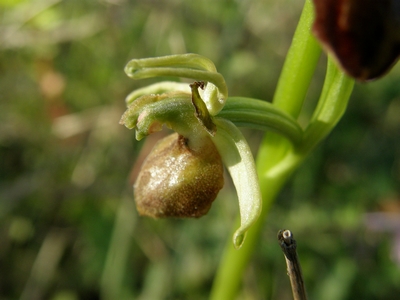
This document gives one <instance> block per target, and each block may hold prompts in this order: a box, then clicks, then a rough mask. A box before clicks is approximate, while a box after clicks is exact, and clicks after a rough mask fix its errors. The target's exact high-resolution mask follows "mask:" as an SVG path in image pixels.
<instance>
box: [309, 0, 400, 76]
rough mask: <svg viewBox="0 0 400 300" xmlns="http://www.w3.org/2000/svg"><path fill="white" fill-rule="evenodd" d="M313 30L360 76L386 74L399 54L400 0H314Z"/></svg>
mask: <svg viewBox="0 0 400 300" xmlns="http://www.w3.org/2000/svg"><path fill="white" fill-rule="evenodd" d="M314 5H315V12H316V20H315V23H314V26H313V32H314V34H315V35H316V37H317V38H318V39H319V40H320V41H321V42H322V44H323V45H324V47H325V48H326V50H328V51H329V52H331V53H332V54H333V55H334V56H335V57H336V58H337V60H338V62H339V63H340V65H341V66H342V67H343V69H344V70H345V71H346V72H347V73H348V74H349V75H350V76H352V77H354V78H357V79H359V80H369V79H374V78H377V77H379V76H381V75H383V74H385V73H386V72H387V71H388V70H389V69H390V68H391V67H392V66H393V65H394V64H395V62H396V61H397V60H398V57H399V55H400V1H399V0H314Z"/></svg>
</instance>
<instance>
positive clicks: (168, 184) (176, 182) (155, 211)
mask: <svg viewBox="0 0 400 300" xmlns="http://www.w3.org/2000/svg"><path fill="white" fill-rule="evenodd" d="M223 184H224V179H223V165H222V161H221V157H220V155H219V153H218V151H217V149H216V148H215V146H214V144H213V142H212V141H211V139H210V138H209V137H207V136H206V137H202V143H201V146H199V147H197V148H196V151H194V150H192V149H191V148H189V146H188V140H187V139H185V138H184V137H183V136H181V135H178V134H177V133H174V134H171V135H169V136H167V137H166V138H164V139H162V140H161V141H159V142H158V143H157V144H156V145H155V147H154V148H153V150H152V151H151V153H150V154H149V155H148V156H147V158H146V160H145V161H144V163H143V165H142V168H141V171H140V173H139V176H138V178H137V180H136V182H135V185H134V196H135V201H136V206H137V209H138V211H139V213H140V214H141V215H146V216H150V217H154V218H163V217H176V218H186V217H194V218H198V217H201V216H203V215H205V214H206V213H207V212H208V210H209V209H210V207H211V204H212V202H213V201H214V200H215V198H216V197H217V194H218V192H219V190H220V189H221V188H222V186H223Z"/></svg>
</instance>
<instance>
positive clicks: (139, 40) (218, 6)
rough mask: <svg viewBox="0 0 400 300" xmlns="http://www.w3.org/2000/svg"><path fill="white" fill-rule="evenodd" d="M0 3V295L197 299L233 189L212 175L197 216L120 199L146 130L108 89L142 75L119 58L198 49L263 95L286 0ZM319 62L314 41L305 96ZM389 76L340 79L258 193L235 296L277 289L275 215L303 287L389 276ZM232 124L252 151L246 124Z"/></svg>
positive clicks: (392, 149) (393, 177)
mask: <svg viewBox="0 0 400 300" xmlns="http://www.w3.org/2000/svg"><path fill="white" fill-rule="evenodd" d="M0 5H1V6H0V9H1V10H0V16H1V21H0V22H1V23H0V97H1V100H0V120H1V126H0V242H1V246H0V299H58V300H59V299H68V300H69V299H71V300H72V299H100V298H101V299H134V298H135V299H137V298H138V299H143V300H145V299H207V295H208V294H209V291H210V287H211V284H212V280H213V276H214V273H215V270H216V268H217V265H218V262H219V260H220V256H221V253H222V248H223V245H224V243H225V242H226V240H227V239H230V238H231V236H230V229H231V227H232V225H233V224H232V222H233V221H232V220H233V219H234V218H235V216H236V214H237V213H238V209H237V201H236V194H235V192H234V190H233V187H232V184H231V183H230V182H229V178H228V177H227V178H226V182H227V183H226V187H225V188H224V189H223V191H222V192H221V193H220V195H219V197H218V198H217V200H216V202H215V203H214V204H213V208H212V209H211V211H210V213H209V215H208V216H205V217H203V218H201V219H199V220H158V221H154V220H150V219H145V218H141V217H138V216H137V213H136V211H135V208H134V205H133V196H132V187H131V184H132V180H133V178H134V177H135V173H136V172H137V165H136V167H134V163H135V161H136V160H137V159H138V164H140V160H141V159H143V157H142V156H139V152H140V149H143V150H144V152H148V151H149V147H151V145H152V143H154V140H155V139H156V138H148V139H147V140H146V141H143V142H142V141H141V142H137V141H135V140H134V133H133V132H131V131H128V130H127V129H126V128H124V127H123V126H120V125H119V124H118V121H119V118H120V116H121V115H122V113H123V111H124V108H125V104H124V98H125V96H126V95H127V94H128V93H129V92H130V91H131V90H133V89H135V88H137V87H140V86H144V85H145V84H147V83H150V82H152V80H143V81H140V82H133V81H131V80H130V79H129V78H127V76H126V75H125V74H124V73H123V67H124V65H125V64H126V62H127V61H128V60H129V59H131V58H141V57H148V56H158V55H167V54H176V53H186V52H195V53H199V54H201V55H204V56H207V57H209V58H210V59H212V60H213V61H214V62H215V64H216V66H217V68H218V70H219V72H221V73H222V74H223V76H224V77H225V79H226V81H227V84H228V87H229V91H230V95H235V96H239V95H240V96H248V97H254V98H260V99H265V100H267V101H268V100H270V99H271V98H272V95H273V92H274V88H275V85H276V82H277V79H278V76H279V71H280V69H281V67H282V64H283V61H284V58H285V54H286V51H287V49H288V47H289V45H290V40H291V36H292V34H293V31H294V29H295V27H296V23H297V20H298V17H299V14H300V11H301V7H302V5H303V2H302V1H299V0H283V1H275V0H271V1H266V0H244V1H228V0H223V1H212V0H201V1H184V0H169V1H151V0H135V1H127V0H103V1H89V0H85V1H82V0H70V1H60V0H34V1H28V0H19V1H6V0H1V1H0ZM324 70H325V58H322V59H321V64H320V68H319V69H318V70H317V73H316V75H315V80H314V83H313V85H312V87H311V89H310V92H309V95H308V102H307V104H306V105H307V107H309V108H310V109H311V108H312V107H313V105H315V101H316V99H317V98H318V93H319V92H320V89H321V82H322V80H323V76H324ZM399 78H400V68H399V67H397V68H394V69H393V70H392V71H391V73H390V74H389V75H388V76H387V77H385V78H383V79H380V80H378V81H377V82H373V83H368V84H358V85H356V88H355V91H354V94H353V96H352V99H351V101H350V106H349V108H348V111H347V113H346V114H345V116H344V118H343V119H342V121H341V122H340V123H339V124H338V126H337V128H336V129H335V130H334V131H333V133H332V134H331V135H330V136H329V137H328V139H327V140H326V141H325V142H324V143H323V144H322V145H321V146H319V147H318V148H317V149H316V151H315V152H314V153H313V154H312V155H311V156H310V157H309V158H308V160H307V161H306V162H305V163H304V164H303V166H302V167H301V168H300V169H299V170H298V171H297V172H296V174H295V175H294V177H293V178H292V180H291V181H290V182H289V183H288V185H287V186H286V187H285V189H284V190H283V192H282V193H281V195H280V196H279V198H278V199H277V202H276V203H275V204H274V206H273V207H272V210H271V212H270V214H269V215H270V217H269V218H268V220H267V222H266V224H265V231H264V233H263V236H262V238H261V239H260V241H259V247H258V251H257V252H256V254H255V256H254V258H253V260H252V263H251V264H250V266H249V267H248V270H247V271H246V273H245V276H244V279H243V288H242V291H241V294H240V295H239V296H238V299H291V292H290V287H289V282H288V278H287V276H286V270H285V264H284V259H283V255H282V253H281V252H280V249H279V246H278V245H277V242H276V237H275V236H276V232H277V231H278V229H281V228H289V229H291V230H292V231H293V232H294V234H295V237H296V239H297V241H298V244H299V255H300V259H301V261H302V266H303V272H304V275H305V281H306V286H307V288H308V292H309V295H310V297H311V298H312V299H328V300H329V299H332V300H334V299H393V297H396V295H398V294H399V293H400V284H399V282H400V250H399V249H400V246H399V244H400V241H399V235H400V229H399V228H400V225H399V222H400V221H399V220H400V117H399V116H400V84H399ZM307 117H309V116H308V115H307V114H306V113H305V114H304V115H303V116H302V118H307ZM244 133H245V134H246V136H247V137H248V139H249V141H250V143H251V145H252V148H253V150H254V152H255V153H256V151H257V145H258V142H259V139H260V137H261V133H260V132H255V131H250V130H246V129H245V130H244ZM142 155H143V154H142ZM265 159H268V157H266V158H265ZM396 235H397V240H396ZM396 243H397V244H396ZM396 245H397V248H396ZM396 249H397V250H396ZM396 251H397V252H396ZM396 255H397V256H396Z"/></svg>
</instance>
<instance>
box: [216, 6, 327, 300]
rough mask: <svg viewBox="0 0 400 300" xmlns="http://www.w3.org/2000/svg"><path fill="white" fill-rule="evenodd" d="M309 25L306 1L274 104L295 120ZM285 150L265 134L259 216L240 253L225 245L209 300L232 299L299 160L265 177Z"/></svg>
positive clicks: (305, 72) (311, 50) (305, 79)
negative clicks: (283, 188) (272, 208)
mask: <svg viewBox="0 0 400 300" xmlns="http://www.w3.org/2000/svg"><path fill="white" fill-rule="evenodd" d="M312 21H313V7H312V3H311V1H310V0H306V2H305V6H304V9H303V13H302V15H301V18H300V21H299V25H298V27H297V30H296V32H295V35H294V38H293V42H292V45H291V47H290V49H289V53H288V55H287V58H286V62H285V65H284V68H283V71H282V73H281V77H280V80H279V83H278V87H277V91H276V94H275V97H274V102H273V103H274V105H276V106H277V107H279V108H281V109H282V110H284V111H285V112H287V113H289V114H290V115H291V116H293V117H295V118H297V116H298V114H299V113H300V110H301V108H302V106H303V101H304V98H305V95H306V92H307V89H308V86H309V84H310V81H311V78H312V74H313V73H314V70H315V67H316V64H317V61H318V57H319V54H320V47H319V46H318V44H317V43H316V41H315V39H314V38H313V37H312V35H311V33H310V28H311V25H312ZM288 149H291V144H290V143H289V142H288V141H287V140H285V139H284V138H282V137H281V136H279V135H277V134H274V133H268V134H267V136H266V137H265V138H264V140H263V142H262V144H261V146H260V149H259V154H258V159H257V170H258V176H259V181H260V186H261V193H262V197H263V210H262V213H261V215H260V218H259V219H258V221H257V222H256V223H255V224H254V225H253V226H252V227H251V228H250V230H249V231H248V234H247V238H246V241H245V243H244V244H243V246H242V248H241V249H240V250H236V249H235V248H234V247H233V245H232V243H231V242H230V241H229V242H228V244H227V246H226V248H225V251H224V254H223V258H222V261H221V263H220V266H219V269H218V271H217V275H216V278H215V281H214V285H213V289H212V291H211V298H210V299H214V300H231V299H235V296H236V293H237V291H238V289H239V285H240V283H241V280H242V274H243V272H244V270H245V268H246V266H247V264H248V262H249V260H250V256H251V254H252V253H253V252H254V248H255V246H256V244H257V241H258V238H259V236H260V231H261V228H262V225H263V223H264V219H265V216H266V215H267V213H268V211H269V208H270V205H271V204H272V202H273V200H274V199H275V196H276V195H277V193H278V192H279V191H280V189H281V188H282V186H283V184H284V183H285V182H286V179H287V178H288V177H289V176H290V174H291V173H292V171H293V170H294V169H295V168H296V167H297V165H298V163H299V160H298V159H294V160H293V162H292V163H289V164H288V165H287V168H284V172H278V173H277V174H275V175H273V176H270V175H269V174H268V170H270V169H271V168H273V167H274V166H275V165H276V164H279V161H280V160H281V159H282V158H283V157H284V154H285V153H286V152H287V150H288ZM293 158H294V157H293ZM271 160H272V162H271Z"/></svg>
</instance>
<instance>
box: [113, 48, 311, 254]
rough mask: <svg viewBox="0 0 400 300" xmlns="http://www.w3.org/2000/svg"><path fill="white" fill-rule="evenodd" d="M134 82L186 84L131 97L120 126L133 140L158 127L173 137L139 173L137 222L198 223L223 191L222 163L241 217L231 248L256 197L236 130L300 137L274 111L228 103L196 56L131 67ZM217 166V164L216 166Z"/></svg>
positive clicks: (247, 154) (247, 102) (249, 159)
mask: <svg viewBox="0 0 400 300" xmlns="http://www.w3.org/2000/svg"><path fill="white" fill-rule="evenodd" d="M125 72H126V74H127V75H128V76H129V77H131V78H133V79H142V78H149V77H157V76H174V77H184V78H190V79H194V80H195V82H194V83H192V84H190V85H189V84H186V83H178V82H170V81H165V82H160V83H156V84H153V85H150V86H147V87H144V88H141V89H138V90H135V91H134V92H132V93H131V94H130V95H128V97H127V98H126V103H127V106H128V108H127V110H126V112H125V113H124V114H123V116H122V118H121V121H120V123H121V124H123V125H125V126H126V127H127V128H129V129H135V130H136V138H137V139H138V140H140V139H142V138H143V137H145V136H147V135H149V134H151V133H153V132H156V131H159V130H161V129H162V127H163V125H166V126H167V127H169V128H170V129H172V130H173V131H175V132H176V134H174V135H171V136H168V137H167V138H165V139H163V140H162V141H160V142H159V143H158V144H157V145H156V146H155V148H154V149H153V151H152V153H150V154H149V156H148V158H147V159H146V161H145V162H144V164H143V165H142V169H141V172H140V174H139V176H138V179H137V181H136V183H135V185H134V191H135V201H136V206H137V208H138V211H139V213H140V214H143V215H148V216H152V217H156V218H158V217H169V216H172V217H200V216H202V215H204V214H205V213H207V211H208V210H209V208H210V206H211V203H212V202H213V200H214V199H215V198H216V196H217V194H218V191H219V190H220V189H221V188H222V186H223V171H222V163H223V165H225V167H226V168H227V169H228V171H229V173H230V175H231V177H232V180H233V183H234V185H235V188H236V191H237V194H238V200H239V211H240V217H241V223H240V227H239V228H238V229H237V230H236V232H235V233H234V236H233V243H234V245H235V247H236V248H240V246H241V245H242V243H243V241H244V238H245V234H246V232H247V230H248V229H249V228H250V227H251V225H252V224H253V223H254V222H255V221H256V220H257V218H258V216H259V214H260V212H261V203H262V201H261V200H262V199H261V192H260V187H259V183H258V178H257V172H256V168H255V163H254V158H253V156H252V154H251V150H250V147H249V145H248V143H247V141H246V139H245V138H244V136H243V134H242V133H241V131H240V130H239V129H238V128H237V126H247V127H250V128H254V129H260V130H274V131H276V132H279V133H281V134H282V135H284V136H286V137H287V138H288V139H289V140H290V141H292V143H293V144H296V143H297V142H299V141H300V140H301V138H302V134H303V131H302V129H301V127H300V126H299V125H298V123H297V122H296V121H295V120H294V119H293V118H292V117H291V116H289V115H288V114H286V113H285V112H283V111H281V110H279V109H278V108H276V107H274V106H273V105H272V104H270V103H268V102H265V101H261V100H256V99H249V98H242V97H230V98H228V89H227V86H226V83H225V80H224V78H223V76H222V75H221V74H220V73H218V72H217V70H216V68H215V66H214V64H213V62H212V61H210V60H209V59H207V58H205V57H203V56H200V55H197V54H183V55H171V56H164V57H156V58H145V59H133V60H131V61H130V62H129V63H128V64H127V66H126V67H125ZM221 161H222V163H221Z"/></svg>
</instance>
